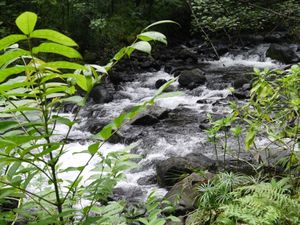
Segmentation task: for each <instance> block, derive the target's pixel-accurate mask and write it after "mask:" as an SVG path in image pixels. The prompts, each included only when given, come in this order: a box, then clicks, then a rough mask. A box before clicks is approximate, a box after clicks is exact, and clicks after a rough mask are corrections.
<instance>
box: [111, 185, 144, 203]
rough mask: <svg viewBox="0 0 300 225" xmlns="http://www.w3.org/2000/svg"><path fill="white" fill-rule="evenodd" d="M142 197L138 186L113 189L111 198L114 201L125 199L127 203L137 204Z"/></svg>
mask: <svg viewBox="0 0 300 225" xmlns="http://www.w3.org/2000/svg"><path fill="white" fill-rule="evenodd" d="M143 195H144V193H143V191H142V189H141V187H140V186H134V185H124V186H119V187H116V188H114V190H113V195H112V196H111V198H112V199H113V200H115V201H119V200H122V199H126V200H127V201H128V202H139V201H140V200H141V198H142V197H143Z"/></svg>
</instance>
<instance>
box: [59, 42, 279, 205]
mask: <svg viewBox="0 0 300 225" xmlns="http://www.w3.org/2000/svg"><path fill="white" fill-rule="evenodd" d="M264 48H266V46H265V45H262V46H258V48H257V49H252V50H251V51H245V52H244V53H242V54H241V53H240V54H227V55H225V56H223V57H221V59H220V60H218V61H210V62H204V63H203V62H199V63H203V70H204V71H206V73H207V79H208V83H212V85H211V87H210V86H209V85H208V86H205V85H203V86H200V87H198V88H196V89H193V90H185V89H181V88H180V87H179V85H178V83H174V84H172V87H171V89H172V90H176V91H178V90H179V91H182V93H183V95H180V96H175V97H170V98H162V99H158V100H157V101H156V106H158V107H163V108H167V109H169V110H170V112H169V116H168V118H166V119H164V120H162V121H160V122H159V123H157V124H155V125H152V126H133V125H127V126H125V128H124V129H122V130H121V131H122V132H123V133H125V134H126V132H127V133H130V134H131V135H136V136H138V137H139V138H140V140H141V144H140V146H139V147H138V149H137V151H136V153H138V154H140V155H141V156H142V159H141V160H140V161H139V162H138V167H137V168H136V169H134V170H132V171H128V172H127V179H126V180H124V181H122V182H120V183H119V184H118V187H122V188H123V189H124V190H125V192H128V194H127V195H128V196H129V198H133V199H134V198H143V197H145V196H146V195H147V193H149V192H150V191H151V190H153V189H156V190H157V193H158V194H161V195H163V194H164V193H165V192H166V191H165V190H164V189H159V188H158V187H157V186H156V185H155V184H152V185H149V184H146V185H139V184H138V180H139V179H140V178H143V177H147V176H153V175H155V162H157V161H159V160H163V159H167V158H168V157H170V156H184V155H186V154H188V153H191V152H200V153H203V154H206V155H208V156H212V151H211V149H212V148H211V146H210V145H209V144H208V143H207V139H206V135H205V134H204V132H203V130H201V129H199V123H200V122H201V121H202V120H203V118H205V117H206V114H207V113H213V114H216V115H224V114H226V113H227V112H229V107H228V101H229V96H230V95H231V92H230V90H229V87H230V83H231V81H232V80H231V77H234V76H243V73H249V72H251V71H252V68H253V67H258V68H265V67H269V68H271V67H278V64H276V63H274V62H273V61H271V60H270V59H265V57H264V55H263V54H262V52H264V51H265V49H264ZM224 74H225V75H224ZM137 77H138V78H137V79H136V80H135V81H134V82H127V83H123V84H121V86H122V88H121V90H120V91H118V93H117V95H116V98H115V100H114V101H113V102H110V103H107V104H91V105H89V106H88V107H86V108H85V109H84V110H82V112H81V113H80V118H81V122H80V124H79V125H77V126H76V127H74V129H73V130H72V132H71V134H70V139H71V140H72V143H70V144H68V145H67V146H66V150H67V151H66V154H64V155H63V156H62V158H61V159H60V163H61V164H62V167H63V168H67V167H68V166H74V165H76V166H81V165H83V164H84V163H85V162H86V161H87V160H88V157H89V155H88V154H75V155H74V154H73V153H75V152H79V151H81V150H85V149H87V146H88V145H89V144H90V142H88V141H86V139H88V137H89V136H91V135H92V134H91V133H89V132H88V131H87V130H88V129H87V128H86V127H87V124H97V123H100V124H101V123H108V122H109V121H110V120H111V119H113V118H114V117H116V116H118V115H119V114H120V113H121V112H122V111H123V110H124V109H126V108H128V107H130V106H133V105H134V104H136V103H139V102H141V101H143V100H146V99H148V98H149V97H151V96H153V95H154V94H155V92H156V89H155V86H154V84H155V82H156V81H157V80H158V79H166V80H169V79H171V78H172V77H173V76H172V75H171V74H168V73H166V72H164V70H161V71H159V72H154V73H142V74H138V76H137ZM220 78H221V79H220ZM218 79H219V81H218ZM198 100H203V103H197V101H198ZM69 116H72V115H69ZM66 131H67V127H65V126H59V127H58V128H57V132H58V133H60V134H65V133H66ZM125 146H126V144H125V143H118V144H109V143H107V144H105V145H104V146H103V147H102V149H101V152H103V153H104V154H105V153H107V152H109V151H116V150H121V149H122V148H124V147H125ZM96 161H97V159H95V161H94V162H92V163H96ZM90 169H91V167H88V168H87V169H86V170H85V172H84V174H85V175H88V174H89V173H92V171H90ZM76 174H77V172H69V173H65V174H63V175H62V176H63V177H61V178H63V179H72V178H74V177H75V176H76Z"/></svg>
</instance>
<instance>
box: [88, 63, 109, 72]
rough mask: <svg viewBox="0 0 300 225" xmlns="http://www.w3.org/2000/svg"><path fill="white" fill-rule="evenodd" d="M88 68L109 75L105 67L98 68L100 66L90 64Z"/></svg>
mask: <svg viewBox="0 0 300 225" xmlns="http://www.w3.org/2000/svg"><path fill="white" fill-rule="evenodd" d="M88 66H91V67H93V68H94V69H95V70H96V71H97V72H100V73H104V74H107V70H106V69H105V67H103V66H98V65H94V64H88Z"/></svg>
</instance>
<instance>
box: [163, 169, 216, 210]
mask: <svg viewBox="0 0 300 225" xmlns="http://www.w3.org/2000/svg"><path fill="white" fill-rule="evenodd" d="M213 176H214V175H213V174H212V173H206V174H204V175H199V174H197V173H192V174H190V175H189V176H187V177H186V178H184V179H183V180H181V181H179V182H178V183H176V184H175V185H174V186H173V187H172V188H171V190H170V191H169V192H168V193H167V194H166V195H165V197H164V198H165V199H167V200H168V201H170V202H171V203H172V204H173V205H175V208H176V212H175V214H176V215H177V216H178V215H185V214H186V213H187V212H189V211H191V210H193V209H195V203H196V202H195V201H196V200H197V197H199V192H198V190H197V188H198V187H199V185H201V184H203V183H207V182H208V180H210V179H212V178H213Z"/></svg>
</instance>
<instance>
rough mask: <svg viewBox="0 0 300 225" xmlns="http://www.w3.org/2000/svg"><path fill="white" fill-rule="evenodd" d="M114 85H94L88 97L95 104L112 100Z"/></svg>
mask: <svg viewBox="0 0 300 225" xmlns="http://www.w3.org/2000/svg"><path fill="white" fill-rule="evenodd" d="M113 94H114V87H113V86H112V85H110V84H101V85H98V86H95V87H94V88H93V90H92V91H91V93H90V97H91V98H92V99H93V101H94V102H95V103H97V104H103V103H108V102H111V101H112V100H113Z"/></svg>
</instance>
